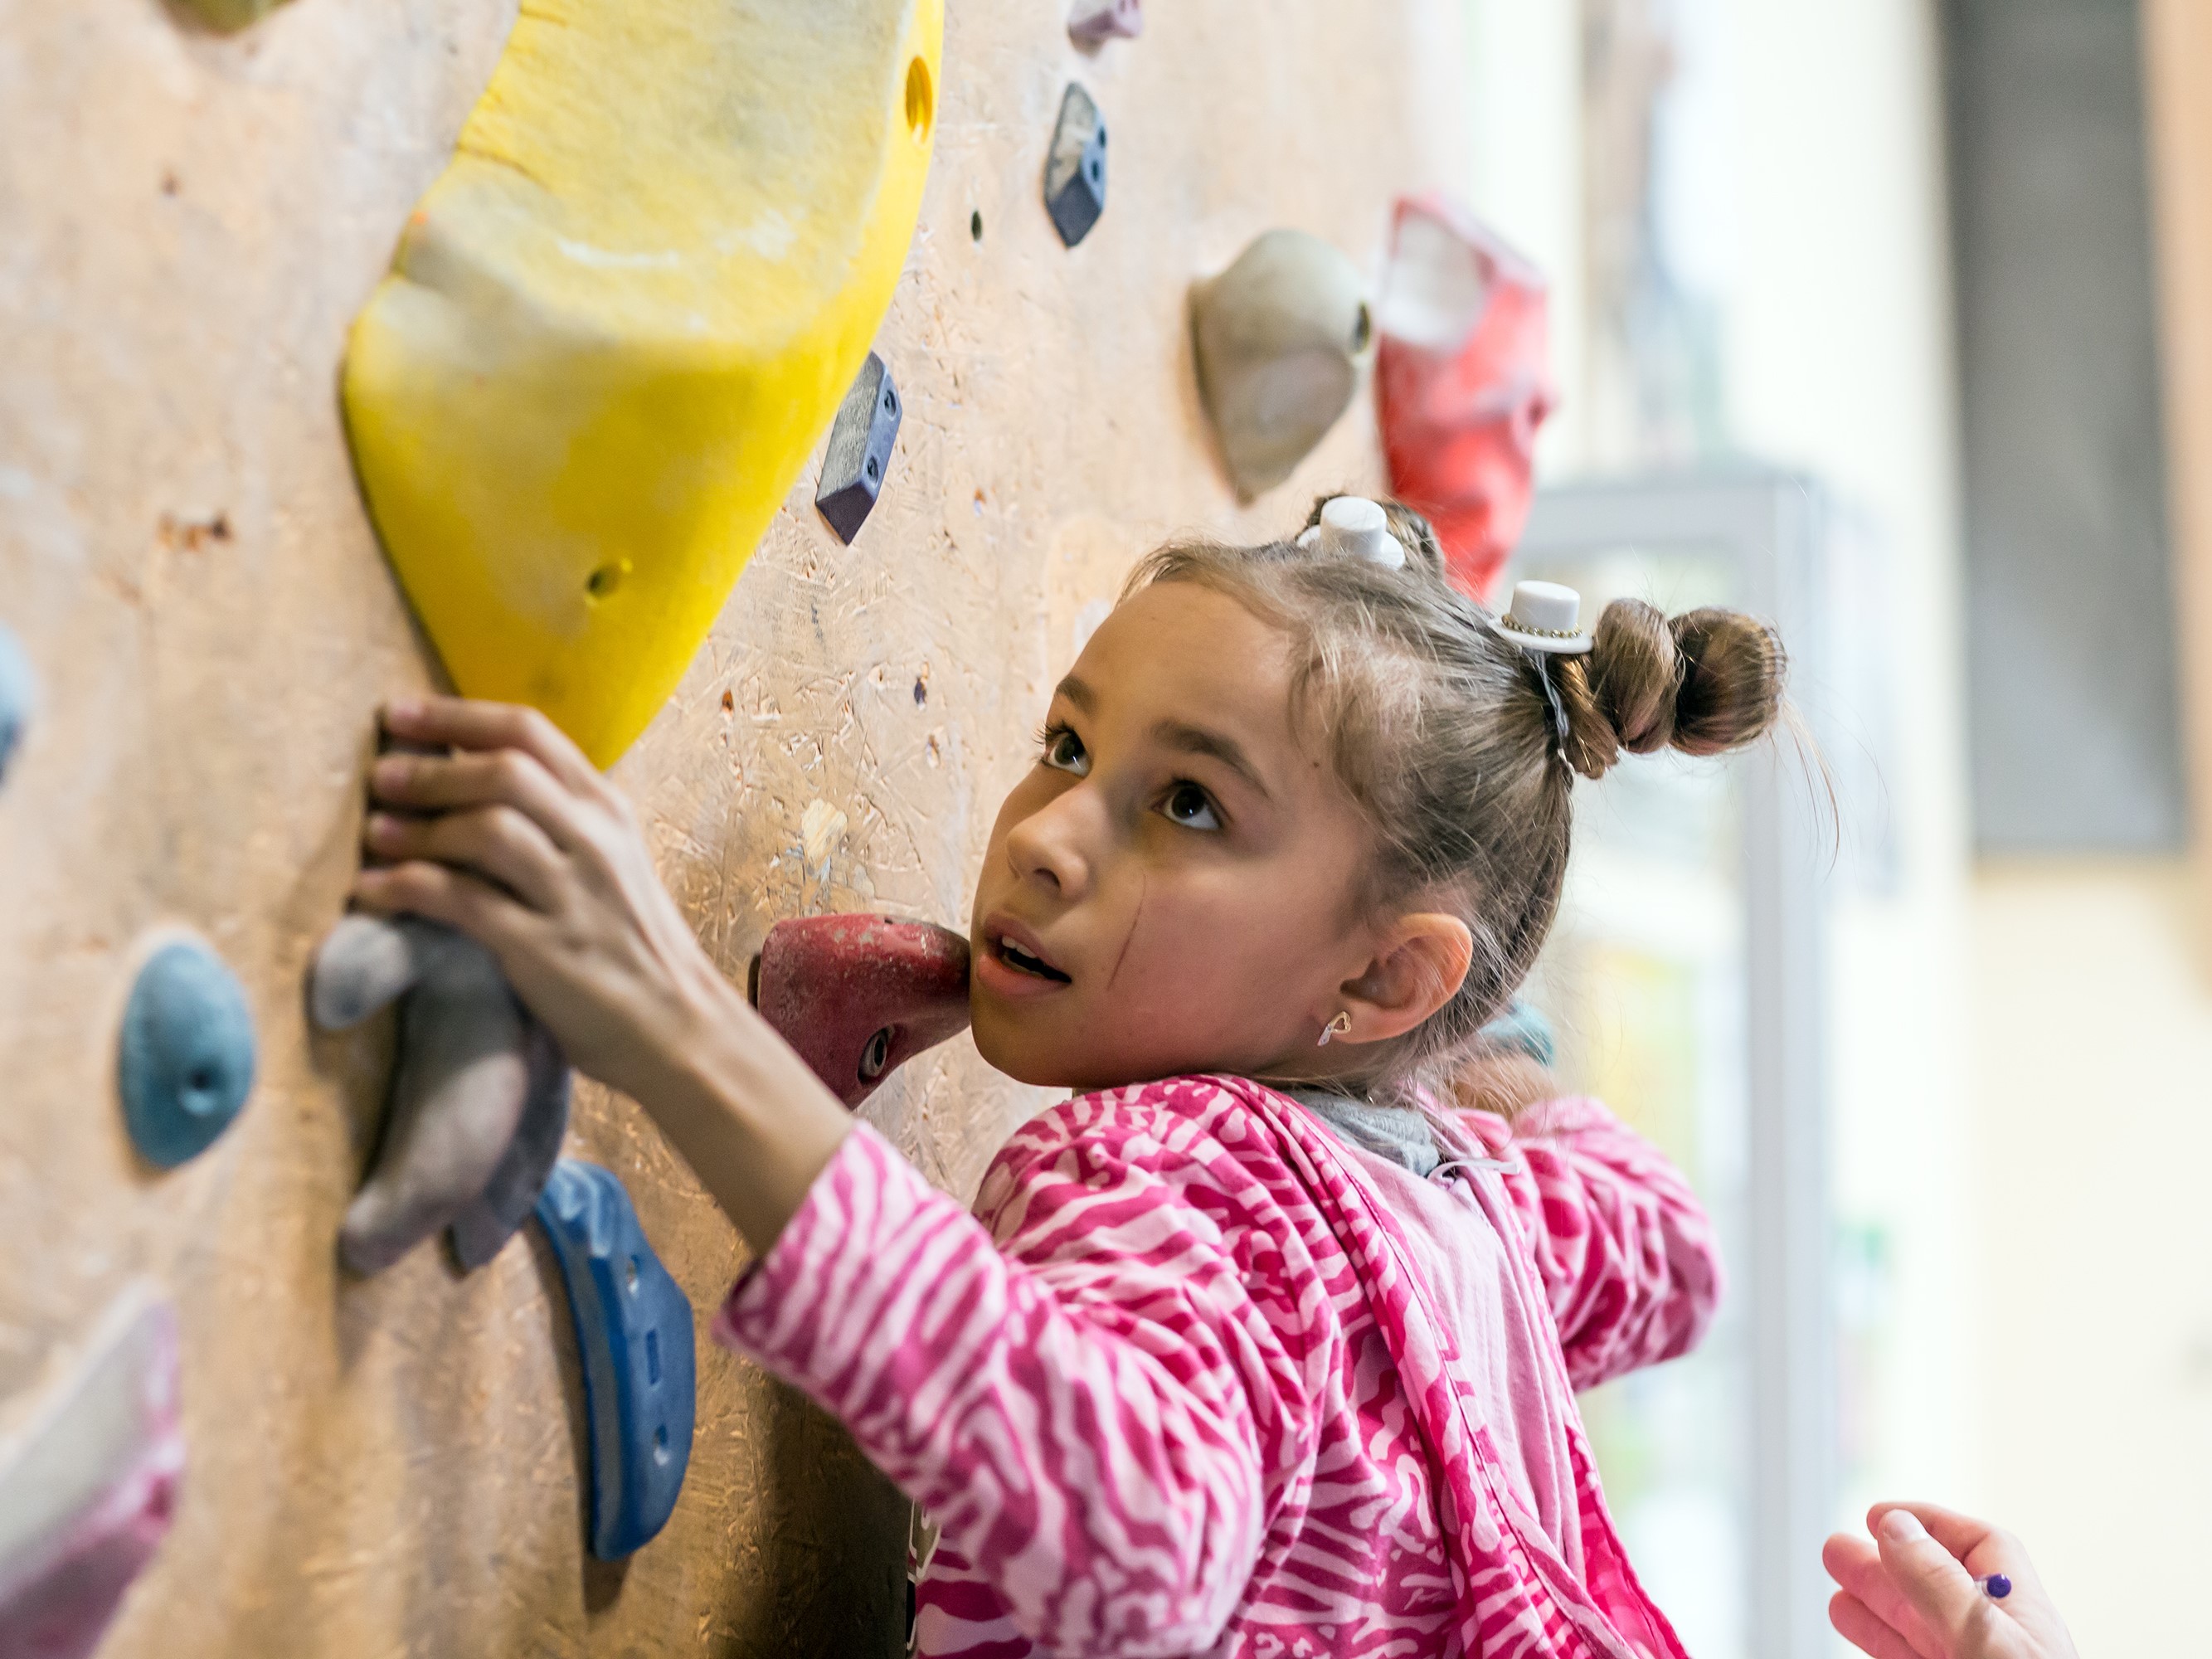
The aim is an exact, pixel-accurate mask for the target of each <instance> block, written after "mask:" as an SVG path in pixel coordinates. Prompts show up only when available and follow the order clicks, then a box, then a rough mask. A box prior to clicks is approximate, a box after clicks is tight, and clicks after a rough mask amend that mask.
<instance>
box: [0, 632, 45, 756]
mask: <svg viewBox="0 0 2212 1659" xmlns="http://www.w3.org/2000/svg"><path fill="white" fill-rule="evenodd" d="M38 685H39V683H38V678H37V677H36V676H35V675H33V673H32V672H31V661H30V659H29V658H27V657H26V656H25V655H24V654H23V647H21V646H20V645H18V644H17V643H16V642H15V635H13V634H10V633H9V631H8V630H7V629H5V628H4V627H0V779H5V778H6V777H7V775H8V763H9V761H11V760H13V759H14V758H15V745H16V744H19V743H21V741H22V740H23V729H24V727H26V726H28V725H29V724H30V723H31V710H32V708H33V706H34V705H35V704H36V702H37V701H38Z"/></svg>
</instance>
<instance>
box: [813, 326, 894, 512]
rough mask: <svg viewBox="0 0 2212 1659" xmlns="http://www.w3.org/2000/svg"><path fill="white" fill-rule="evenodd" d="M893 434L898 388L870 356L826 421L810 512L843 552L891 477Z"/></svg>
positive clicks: (887, 371) (878, 361)
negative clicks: (830, 419)
mask: <svg viewBox="0 0 2212 1659" xmlns="http://www.w3.org/2000/svg"><path fill="white" fill-rule="evenodd" d="M898 430H899V394H898V386H897V385H896V383H895V382H894V381H893V380H892V379H891V372H890V369H888V368H885V367H884V360H883V359H882V358H880V357H878V356H876V354H875V353H874V352H872V351H871V352H870V353H869V354H868V360H867V362H864V363H862V364H861V365H860V374H859V375H858V376H857V377H856V378H855V379H854V381H853V384H852V386H851V389H850V390H848V392H846V393H845V401H844V402H843V403H842V404H839V405H838V406H837V418H836V420H835V421H833V422H830V425H829V448H828V449H827V450H825V451H824V452H823V457H822V472H821V476H820V477H819V478H818V479H817V481H816V483H815V486H814V508H815V511H816V512H817V513H821V515H822V517H823V520H825V521H827V523H828V524H829V527H830V529H832V530H834V531H836V532H837V539H838V540H839V541H841V542H843V543H844V544H846V545H847V546H848V547H849V546H851V545H852V542H853V538H854V537H855V536H857V535H859V534H860V526H862V525H863V524H865V523H866V522H867V519H868V514H869V513H871V512H872V511H874V509H875V505H876V497H877V496H878V495H879V494H881V493H882V490H883V487H884V481H885V480H886V479H887V478H888V477H890V466H891V446H892V445H894V444H896V442H897V441H898Z"/></svg>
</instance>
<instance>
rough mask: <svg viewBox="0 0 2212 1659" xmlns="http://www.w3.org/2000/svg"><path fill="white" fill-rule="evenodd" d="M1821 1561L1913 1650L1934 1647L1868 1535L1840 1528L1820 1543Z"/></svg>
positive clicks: (1844, 1588)
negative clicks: (1865, 1537)
mask: <svg viewBox="0 0 2212 1659" xmlns="http://www.w3.org/2000/svg"><path fill="white" fill-rule="evenodd" d="M1820 1565H1822V1566H1824V1567H1826V1569H1827V1570H1828V1577H1831V1578H1832V1579H1834V1580H1835V1581H1836V1583H1837V1584H1838V1585H1839V1586H1840V1587H1841V1588H1842V1589H1843V1591H1844V1594H1845V1595H1849V1596H1850V1597H1851V1599H1852V1600H1853V1601H1857V1602H1858V1603H1859V1604H1860V1605H1861V1606H1862V1607H1865V1608H1867V1609H1868V1611H1869V1613H1872V1614H1873V1615H1874V1616H1875V1618H1877V1619H1879V1620H1881V1622H1882V1623H1883V1624H1884V1625H1886V1626H1888V1627H1889V1628H1890V1629H1892V1630H1894V1631H1896V1632H1898V1633H1899V1635H1900V1636H1901V1637H1903V1638H1904V1639H1905V1642H1906V1643H1908V1644H1911V1646H1912V1648H1913V1649H1914V1650H1915V1651H1926V1652H1929V1654H1931V1655H1933V1654H1934V1653H1935V1651H1936V1650H1935V1649H1934V1646H1933V1641H1932V1638H1931V1637H1930V1636H1929V1631H1928V1626H1927V1624H1926V1621H1924V1620H1923V1619H1922V1618H1921V1616H1920V1613H1919V1610H1918V1609H1917V1608H1916V1607H1914V1606H1913V1605H1912V1603H1911V1601H1908V1600H1906V1598H1905V1592H1904V1590H1903V1589H1900V1588H1899V1586H1898V1584H1897V1583H1896V1582H1895V1580H1893V1578H1892V1577H1890V1574H1889V1570H1888V1569H1887V1567H1885V1566H1884V1565H1882V1559H1881V1554H1880V1553H1879V1552H1878V1551H1876V1549H1875V1547H1874V1545H1873V1544H1872V1543H1871V1542H1870V1541H1869V1540H1867V1539H1864V1538H1855V1537H1853V1536H1852V1535H1851V1534H1849V1533H1843V1532H1839V1533H1838V1534H1835V1535H1834V1536H1833V1537H1832V1538H1830V1539H1829V1540H1828V1541H1827V1542H1826V1544H1824V1545H1822V1546H1821V1547H1820Z"/></svg>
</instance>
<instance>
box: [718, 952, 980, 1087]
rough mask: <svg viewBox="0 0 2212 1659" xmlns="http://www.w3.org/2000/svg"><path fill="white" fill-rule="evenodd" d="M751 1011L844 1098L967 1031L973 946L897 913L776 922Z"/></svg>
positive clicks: (758, 961)
mask: <svg viewBox="0 0 2212 1659" xmlns="http://www.w3.org/2000/svg"><path fill="white" fill-rule="evenodd" d="M752 1000H753V1006H755V1007H757V1008H758V1009H759V1010H760V1012H761V1017H762V1018H763V1019H765V1020H767V1021H768V1023H769V1024H770V1025H773V1026H774V1027H775V1030H776V1032H777V1034H778V1035H779V1036H781V1037H782V1038H783V1040H784V1041H785V1042H788V1043H789V1044H790V1045H791V1046H792V1048H794V1049H795V1050H797V1051H798V1054H799V1058H800V1059H801V1060H805V1062H806V1063H807V1064H808V1065H809V1066H811V1067H813V1069H814V1074H815V1076H817V1077H818V1078H820V1079H822V1080H823V1082H824V1083H826V1084H828V1085H829V1088H830V1090H831V1091H832V1092H833V1093H835V1094H836V1096H837V1097H838V1098H839V1099H841V1100H842V1101H843V1102H844V1103H846V1104H847V1105H848V1106H858V1105H859V1104H860V1103H861V1102H862V1101H864V1100H866V1098H867V1097H869V1096H870V1095H871V1094H872V1093H874V1092H875V1089H876V1085H878V1084H879V1083H881V1082H882V1081H883V1080H884V1078H886V1077H887V1076H889V1075H890V1073H891V1071H892V1070H893V1069H894V1068H895V1067H896V1066H900V1065H902V1064H903V1063H904V1062H905V1061H907V1060H911V1059H913V1058H914V1056H915V1055H916V1054H920V1053H921V1051H922V1050H923V1049H925V1048H934V1047H936V1046H937V1044H939V1043H940V1042H944V1041H945V1038H947V1037H949V1036H954V1035H955V1034H957V1033H958V1032H961V1031H964V1030H967V1029H968V941H967V940H966V939H963V938H962V937H961V936H960V935H959V934H957V933H954V932H952V931H951V929H950V928H947V927H938V926H937V925H936V924H935V923H933V922H927V921H897V920H896V919H895V918H893V917H890V916H875V915H849V916H802V917H798V918H795V919H793V920H792V921H779V922H778V923H776V924H775V927H771V928H769V930H768V938H767V939H764V940H763V941H762V942H761V952H760V955H759V956H757V957H755V958H754V959H753V973H752Z"/></svg>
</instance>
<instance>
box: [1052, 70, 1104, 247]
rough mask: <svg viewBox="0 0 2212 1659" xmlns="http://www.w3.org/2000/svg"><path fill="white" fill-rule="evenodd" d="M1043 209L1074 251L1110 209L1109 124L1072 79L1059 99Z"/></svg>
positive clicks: (1088, 96) (1087, 94) (1061, 237)
mask: <svg viewBox="0 0 2212 1659" xmlns="http://www.w3.org/2000/svg"><path fill="white" fill-rule="evenodd" d="M1044 205H1045V211H1046V212H1048V213H1049V214H1051V215H1052V224H1053V228H1054V229H1055V230H1057V231H1058V232H1059V233H1060V240H1061V241H1062V242H1065V243H1066V245H1067V246H1070V247H1073V246H1075V245H1076V244H1077V243H1078V242H1079V241H1081V240H1083V239H1084V238H1085V236H1088V235H1089V234H1091V226H1093V225H1095V224H1097V222H1098V216H1099V215H1100V214H1102V213H1103V212H1105V211H1106V122H1105V119H1104V118H1103V117H1102V116H1101V115H1100V114H1099V113H1098V106H1097V104H1095V103H1093V102H1092V101H1091V94H1089V93H1087V92H1085V91H1084V89H1083V88H1081V87H1079V86H1078V85H1076V84H1075V82H1073V81H1071V82H1068V83H1067V90H1066V92H1065V93H1064V94H1061V96H1060V120H1059V123H1058V125H1055V126H1054V128H1053V130H1052V149H1051V150H1050V151H1049V152H1048V154H1047V155H1046V156H1045V161H1044Z"/></svg>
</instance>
